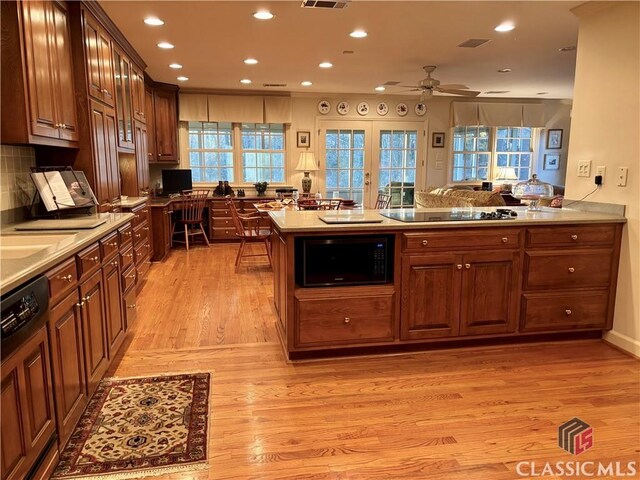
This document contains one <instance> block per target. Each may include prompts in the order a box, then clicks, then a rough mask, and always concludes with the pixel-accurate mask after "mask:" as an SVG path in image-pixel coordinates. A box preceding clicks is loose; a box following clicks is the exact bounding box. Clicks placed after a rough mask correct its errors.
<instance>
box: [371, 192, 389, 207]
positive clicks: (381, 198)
mask: <svg viewBox="0 0 640 480" xmlns="http://www.w3.org/2000/svg"><path fill="white" fill-rule="evenodd" d="M390 203H391V195H388V194H386V193H379V194H378V198H377V200H376V205H375V206H374V207H373V208H375V209H376V210H384V209H385V208H389V204H390Z"/></svg>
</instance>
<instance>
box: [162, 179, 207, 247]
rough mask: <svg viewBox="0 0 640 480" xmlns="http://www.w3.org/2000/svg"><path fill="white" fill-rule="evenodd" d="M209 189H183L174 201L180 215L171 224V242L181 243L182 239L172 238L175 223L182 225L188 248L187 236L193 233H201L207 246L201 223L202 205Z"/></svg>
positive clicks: (205, 200)
mask: <svg viewBox="0 0 640 480" xmlns="http://www.w3.org/2000/svg"><path fill="white" fill-rule="evenodd" d="M209 192H210V190H183V191H182V192H181V194H180V195H181V197H180V200H179V201H178V202H176V205H175V208H176V209H179V210H180V212H181V214H182V215H181V216H180V217H179V218H177V219H176V221H175V222H174V223H173V225H172V226H171V244H172V245H173V242H174V241H175V242H177V243H182V240H173V234H174V233H175V229H176V225H177V224H180V225H183V226H184V243H185V245H186V247H187V251H188V250H189V237H193V236H194V235H202V236H203V237H204V241H205V242H206V243H207V247H208V246H209V239H208V238H207V234H206V232H205V231H204V227H203V226H202V223H203V221H204V207H205V205H206V203H207V198H208V197H209Z"/></svg>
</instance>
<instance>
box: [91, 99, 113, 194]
mask: <svg viewBox="0 0 640 480" xmlns="http://www.w3.org/2000/svg"><path fill="white" fill-rule="evenodd" d="M105 113H106V112H105V107H104V105H102V104H101V103H99V102H96V101H94V100H92V101H91V132H92V135H93V161H94V163H95V165H94V172H95V176H96V181H95V186H94V188H95V194H96V197H97V199H98V203H99V204H100V205H101V206H104V205H106V204H109V203H110V202H111V192H110V191H109V172H110V166H109V162H110V161H111V147H110V146H109V144H108V135H107V133H106V131H107V128H108V126H107V119H106V115H105Z"/></svg>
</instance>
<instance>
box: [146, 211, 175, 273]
mask: <svg viewBox="0 0 640 480" xmlns="http://www.w3.org/2000/svg"><path fill="white" fill-rule="evenodd" d="M172 213H173V212H172V211H171V210H170V209H169V207H168V206H164V207H152V208H151V230H152V234H151V238H152V240H153V245H152V251H153V256H152V257H151V259H152V260H153V261H154V262H160V261H162V260H163V259H164V258H165V257H166V256H167V255H168V254H169V250H170V249H171V215H172Z"/></svg>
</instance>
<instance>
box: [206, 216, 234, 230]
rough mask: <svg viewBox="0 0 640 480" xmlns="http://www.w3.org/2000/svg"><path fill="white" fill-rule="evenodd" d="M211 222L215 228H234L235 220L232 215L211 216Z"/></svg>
mask: <svg viewBox="0 0 640 480" xmlns="http://www.w3.org/2000/svg"><path fill="white" fill-rule="evenodd" d="M211 223H212V225H213V227H214V228H216V227H217V228H226V229H231V230H233V229H234V228H235V227H234V226H233V220H232V219H231V217H228V218H227V217H211Z"/></svg>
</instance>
